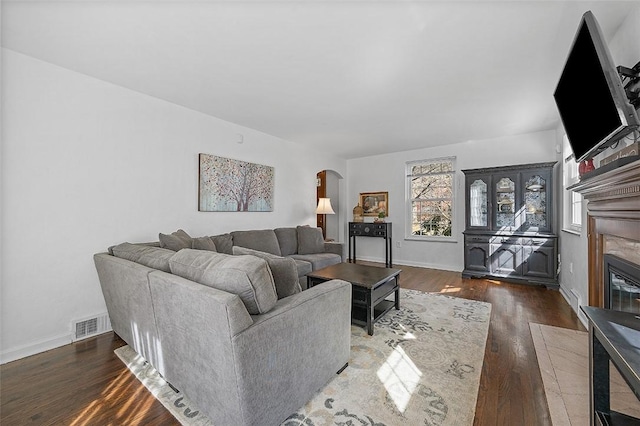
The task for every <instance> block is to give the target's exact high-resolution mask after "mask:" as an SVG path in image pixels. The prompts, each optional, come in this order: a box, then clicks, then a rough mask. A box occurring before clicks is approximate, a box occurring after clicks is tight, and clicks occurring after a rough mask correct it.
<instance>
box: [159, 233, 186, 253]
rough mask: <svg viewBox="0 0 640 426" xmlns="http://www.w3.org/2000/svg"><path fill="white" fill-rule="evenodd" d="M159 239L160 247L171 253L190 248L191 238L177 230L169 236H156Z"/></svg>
mask: <svg viewBox="0 0 640 426" xmlns="http://www.w3.org/2000/svg"><path fill="white" fill-rule="evenodd" d="M158 238H159V239H160V247H162V248H167V249H169V250H173V251H179V250H182V249H184V248H191V240H192V238H191V237H190V236H189V234H187V233H186V232H185V231H183V230H182V229H178V230H177V231H176V232H172V233H171V234H162V233H160V234H158Z"/></svg>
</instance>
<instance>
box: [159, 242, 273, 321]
mask: <svg viewBox="0 0 640 426" xmlns="http://www.w3.org/2000/svg"><path fill="white" fill-rule="evenodd" d="M169 266H170V268H171V273H172V274H174V275H178V276H181V277H182V278H186V279H188V280H191V281H195V282H197V283H200V284H204V285H207V286H209V287H213V288H216V289H218V290H222V291H226V292H228V293H233V294H237V295H238V296H239V297H240V300H242V302H243V303H244V305H245V306H246V308H247V311H248V312H249V313H250V314H251V315H258V314H263V313H265V312H268V311H269V310H271V308H273V307H274V306H275V304H276V302H277V301H278V294H277V293H276V287H275V284H274V282H273V277H272V275H271V271H270V269H269V266H268V265H267V261H266V260H264V259H260V258H258V257H249V256H230V255H227V254H223V253H216V252H212V251H203V250H192V249H183V250H180V251H179V252H177V253H175V254H174V255H173V256H172V257H171V259H170V260H169Z"/></svg>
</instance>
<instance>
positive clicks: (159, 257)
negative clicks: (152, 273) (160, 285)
mask: <svg viewBox="0 0 640 426" xmlns="http://www.w3.org/2000/svg"><path fill="white" fill-rule="evenodd" d="M111 252H112V253H113V255H114V256H115V257H119V258H121V259H127V260H130V261H132V262H136V263H139V264H141V265H144V266H148V267H149V268H155V269H159V270H161V271H164V272H171V269H170V267H169V259H171V256H173V255H174V254H176V253H175V252H174V251H172V250H169V249H165V248H160V247H152V246H148V245H143V244H131V243H122V244H118V245H117V246H113V247H111Z"/></svg>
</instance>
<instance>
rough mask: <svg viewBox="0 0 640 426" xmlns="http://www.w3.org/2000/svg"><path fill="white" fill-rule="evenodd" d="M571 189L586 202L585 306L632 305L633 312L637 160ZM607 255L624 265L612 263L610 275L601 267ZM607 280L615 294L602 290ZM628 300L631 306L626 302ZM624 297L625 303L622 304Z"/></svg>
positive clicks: (638, 225)
mask: <svg viewBox="0 0 640 426" xmlns="http://www.w3.org/2000/svg"><path fill="white" fill-rule="evenodd" d="M571 189H573V190H574V191H578V192H580V193H581V194H582V195H583V196H584V198H585V200H588V203H587V213H588V216H587V241H588V251H589V254H588V255H589V259H588V268H589V270H588V276H589V305H590V306H598V307H602V308H604V307H609V306H611V308H612V309H619V308H617V307H616V306H626V308H629V306H632V307H633V306H635V307H636V309H637V306H638V305H634V304H633V303H634V301H635V303H637V299H638V297H635V298H634V297H633V296H634V295H637V296H639V297H640V294H638V293H635V292H634V291H635V289H636V288H637V287H636V286H635V285H637V283H638V282H639V281H640V274H639V273H638V268H640V160H636V161H634V162H633V163H629V164H626V165H624V166H620V167H618V168H616V169H613V170H608V171H606V172H604V173H602V174H600V175H598V176H592V177H590V178H587V179H584V180H581V181H580V182H579V183H577V184H575V185H573V186H572V187H571ZM609 255H613V256H615V257H617V258H618V259H624V261H625V262H626V263H625V264H624V265H623V266H622V267H620V264H619V263H616V260H614V263H616V265H618V267H616V265H613V269H614V272H613V275H612V272H610V271H609V270H608V269H609V266H605V257H607V259H610V257H609ZM629 263H630V264H631V265H633V266H632V267H631V273H626V274H625V271H626V266H625V265H627V264H629ZM620 269H622V270H620ZM607 280H608V281H609V283H613V290H614V291H615V293H613V294H612V293H610V291H611V288H605V281H607ZM633 283H635V285H634V286H633V287H632V286H631V285H633ZM616 286H617V288H616ZM630 297H631V300H632V303H629V302H628V299H629V298H630ZM625 298H626V299H627V302H624V303H623V300H624V299H625ZM605 299H607V300H605ZM618 302H620V304H618V305H616V304H617V303H618ZM635 312H638V311H637V310H636V311H635Z"/></svg>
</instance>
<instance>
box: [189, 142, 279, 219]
mask: <svg viewBox="0 0 640 426" xmlns="http://www.w3.org/2000/svg"><path fill="white" fill-rule="evenodd" d="M273 188H274V168H273V167H270V166H264V165H262V164H255V163H248V162H246V161H239V160H233V159H231V158H225V157H218V156H216V155H209V154H200V183H199V197H198V198H199V201H198V203H199V204H198V210H199V211H203V212H229V211H236V212H270V211H273Z"/></svg>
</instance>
